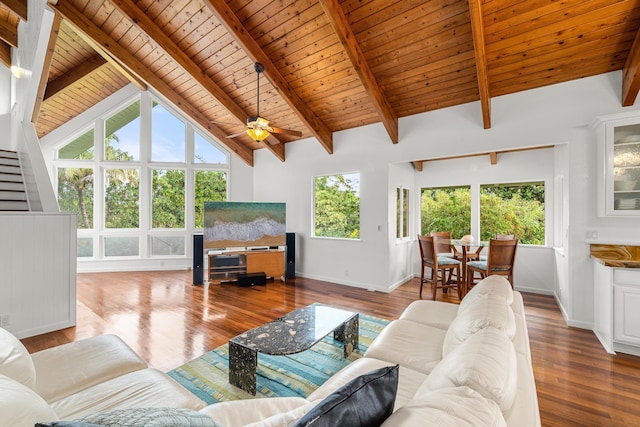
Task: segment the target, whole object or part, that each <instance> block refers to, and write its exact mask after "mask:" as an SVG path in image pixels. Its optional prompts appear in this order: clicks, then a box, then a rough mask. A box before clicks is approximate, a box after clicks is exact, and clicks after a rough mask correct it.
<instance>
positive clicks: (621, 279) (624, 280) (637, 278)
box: [613, 268, 640, 288]
mask: <svg viewBox="0 0 640 427" xmlns="http://www.w3.org/2000/svg"><path fill="white" fill-rule="evenodd" d="M613 283H615V284H616V285H625V286H629V285H631V286H637V287H639V288H640V269H631V268H626V269H625V268H614V269H613Z"/></svg>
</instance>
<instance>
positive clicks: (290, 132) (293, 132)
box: [271, 126, 302, 136]
mask: <svg viewBox="0 0 640 427" xmlns="http://www.w3.org/2000/svg"><path fill="white" fill-rule="evenodd" d="M271 128H272V129H273V133H279V134H282V135H291V136H302V132H300V131H297V130H291V129H282V128H277V127H275V126H271Z"/></svg>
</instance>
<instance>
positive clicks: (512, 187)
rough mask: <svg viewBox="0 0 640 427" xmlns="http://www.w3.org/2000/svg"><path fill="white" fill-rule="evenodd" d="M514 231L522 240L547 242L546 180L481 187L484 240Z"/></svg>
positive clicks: (522, 241) (537, 242)
mask: <svg viewBox="0 0 640 427" xmlns="http://www.w3.org/2000/svg"><path fill="white" fill-rule="evenodd" d="M496 233H501V234H513V235H515V236H516V237H517V238H518V239H519V242H520V243H525V244H530V245H544V243H545V242H544V183H542V182H538V183H527V184H509V185H483V186H481V187H480V239H481V240H488V239H491V238H493V237H494V236H495V235H496Z"/></svg>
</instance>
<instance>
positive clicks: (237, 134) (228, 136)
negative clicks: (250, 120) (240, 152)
mask: <svg viewBox="0 0 640 427" xmlns="http://www.w3.org/2000/svg"><path fill="white" fill-rule="evenodd" d="M246 134H247V131H246V130H243V131H242V132H238V133H233V134H231V135H227V138H235V137H236V136H240V135H246Z"/></svg>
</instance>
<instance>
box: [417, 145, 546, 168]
mask: <svg viewBox="0 0 640 427" xmlns="http://www.w3.org/2000/svg"><path fill="white" fill-rule="evenodd" d="M553 147H554V146H553V145H541V146H540V147H526V148H514V149H512V150H501V151H487V152H483V153H473V154H462V155H459V156H447V157H434V158H432V159H424V160H416V161H414V162H412V163H413V167H415V168H416V170H417V171H422V170H423V167H424V163H426V162H436V161H439V160H454V159H465V158H467V157H482V156H489V161H490V162H491V164H492V165H496V164H498V154H504V153H518V152H520V151H531V150H542V149H545V148H553Z"/></svg>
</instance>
